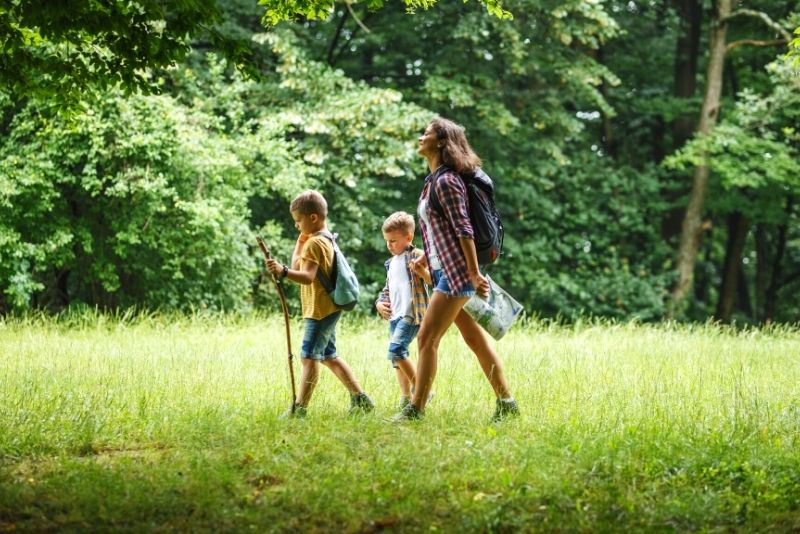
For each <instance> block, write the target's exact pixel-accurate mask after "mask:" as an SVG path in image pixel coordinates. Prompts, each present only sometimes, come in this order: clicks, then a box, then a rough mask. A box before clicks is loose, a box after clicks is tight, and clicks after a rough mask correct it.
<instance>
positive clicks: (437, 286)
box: [431, 269, 475, 297]
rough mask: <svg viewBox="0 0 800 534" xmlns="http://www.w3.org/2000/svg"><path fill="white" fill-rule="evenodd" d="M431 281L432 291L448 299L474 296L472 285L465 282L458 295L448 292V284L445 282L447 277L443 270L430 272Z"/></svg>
mask: <svg viewBox="0 0 800 534" xmlns="http://www.w3.org/2000/svg"><path fill="white" fill-rule="evenodd" d="M431 281H432V282H433V290H434V291H438V292H439V293H444V294H445V295H447V296H448V297H471V296H472V295H474V294H475V288H474V287H472V284H471V283H469V282H467V285H466V286H464V289H462V290H461V291H459V292H458V293H453V292H452V291H451V290H450V284H449V283H448V282H447V275H446V274H444V269H434V270H433V271H431Z"/></svg>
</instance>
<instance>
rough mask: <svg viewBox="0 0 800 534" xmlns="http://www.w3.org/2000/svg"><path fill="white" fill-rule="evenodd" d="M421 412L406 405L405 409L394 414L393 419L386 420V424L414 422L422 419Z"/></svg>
mask: <svg viewBox="0 0 800 534" xmlns="http://www.w3.org/2000/svg"><path fill="white" fill-rule="evenodd" d="M422 415H423V412H421V411H420V410H419V409H418V408H417V407H416V406H414V405H413V404H411V403H409V404H406V406H405V408H403V409H402V410H400V411H399V412H397V413H396V414H394V416H393V417H391V418H389V419H386V422H387V423H395V424H396V423H405V422H406V421H414V420H417V419H422Z"/></svg>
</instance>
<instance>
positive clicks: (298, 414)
mask: <svg viewBox="0 0 800 534" xmlns="http://www.w3.org/2000/svg"><path fill="white" fill-rule="evenodd" d="M307 414H308V410H307V409H306V407H305V406H300V405H299V404H297V403H296V402H295V403H294V405H293V406H291V407H290V408H289V409H288V410H286V411H285V412H283V414H282V415H281V417H280V418H281V419H302V418H304V417H305V416H306V415H307Z"/></svg>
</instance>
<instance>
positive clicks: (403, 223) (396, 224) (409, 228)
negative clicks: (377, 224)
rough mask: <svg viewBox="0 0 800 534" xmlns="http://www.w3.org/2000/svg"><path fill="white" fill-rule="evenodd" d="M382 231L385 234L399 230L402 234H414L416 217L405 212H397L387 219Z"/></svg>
mask: <svg viewBox="0 0 800 534" xmlns="http://www.w3.org/2000/svg"><path fill="white" fill-rule="evenodd" d="M381 230H383V231H384V232H396V231H398V230H399V231H401V232H406V233H409V234H413V233H414V217H412V216H411V215H409V214H408V213H406V212H404V211H396V212H394V213H392V214H391V215H389V216H388V217H386V220H385V221H383V227H382V228H381Z"/></svg>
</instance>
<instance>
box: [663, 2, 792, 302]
mask: <svg viewBox="0 0 800 534" xmlns="http://www.w3.org/2000/svg"><path fill="white" fill-rule="evenodd" d="M732 5H733V0H718V1H717V2H716V7H715V15H714V17H713V19H712V30H711V42H710V44H709V62H708V70H707V73H706V89H705V96H704V97H703V106H702V109H701V111H700V118H699V123H698V127H697V135H698V136H706V135H708V134H710V133H711V132H712V131H713V129H714V126H715V125H716V123H717V119H718V117H719V111H720V104H721V95H722V82H723V71H724V62H725V54H726V53H727V52H729V51H730V50H733V49H734V48H737V47H739V46H741V45H756V46H767V45H775V44H785V43H788V42H789V35H788V32H787V31H786V30H785V29H783V28H782V27H781V26H779V25H778V24H776V23H775V22H774V21H773V20H772V19H771V18H770V17H769V16H768V15H767V14H766V13H763V12H757V11H753V10H747V9H742V10H738V11H736V12H732ZM742 16H750V17H756V18H758V19H760V20H762V21H764V22H765V23H766V24H767V25H768V26H769V27H770V28H771V29H772V30H773V31H776V32H778V33H779V34H780V35H781V38H779V39H773V40H769V41H757V40H753V39H741V40H737V41H734V42H731V43H728V42H727V40H726V34H727V31H728V26H729V24H730V21H731V20H732V19H734V18H736V17H742ZM708 180H709V162H708V160H707V158H700V160H699V161H698V164H697V165H696V166H695V168H694V174H693V178H692V190H691V193H690V195H689V204H688V206H687V207H686V214H685V215H684V219H683V225H682V228H681V238H680V244H679V246H678V258H677V265H676V267H677V268H676V270H677V273H678V280H677V282H676V284H675V287H674V289H673V291H672V296H671V300H670V306H669V310H670V315H672V316H675V315H676V314H677V313H678V310H679V309H680V308H681V306H682V304H683V301H684V300H685V299H686V296H687V294H688V292H689V289H690V288H691V286H692V281H693V278H694V266H695V262H696V260H697V251H698V248H699V245H700V240H701V238H702V234H703V232H704V230H705V229H707V228H708V225H707V224H705V223H704V222H703V220H702V212H703V205H704V203H705V200H706V192H707V190H708Z"/></svg>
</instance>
